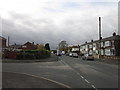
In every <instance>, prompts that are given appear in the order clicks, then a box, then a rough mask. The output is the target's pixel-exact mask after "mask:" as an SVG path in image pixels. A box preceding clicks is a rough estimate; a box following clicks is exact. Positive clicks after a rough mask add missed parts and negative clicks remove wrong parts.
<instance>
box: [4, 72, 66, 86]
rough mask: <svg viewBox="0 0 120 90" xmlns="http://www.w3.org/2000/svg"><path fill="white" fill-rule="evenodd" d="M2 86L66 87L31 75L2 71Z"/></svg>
mask: <svg viewBox="0 0 120 90" xmlns="http://www.w3.org/2000/svg"><path fill="white" fill-rule="evenodd" d="M2 88H67V87H65V86H64V85H60V84H59V83H56V82H53V81H50V80H47V79H44V78H41V77H34V76H31V75H26V74H20V73H12V72H3V73H2Z"/></svg>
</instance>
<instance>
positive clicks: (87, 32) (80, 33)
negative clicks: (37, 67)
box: [2, 0, 118, 48]
mask: <svg viewBox="0 0 120 90" xmlns="http://www.w3.org/2000/svg"><path fill="white" fill-rule="evenodd" d="M15 2H16V5H13V7H11V8H9V7H10V6H11V5H12V2H10V4H9V3H7V4H8V6H9V7H3V8H4V10H5V11H4V13H3V14H2V29H3V36H5V37H7V36H10V37H11V44H13V43H20V44H23V43H25V42H26V41H34V42H36V43H43V44H45V43H47V42H48V43H50V46H51V48H55V47H56V46H57V44H58V42H59V41H60V40H66V41H67V43H68V44H69V45H71V44H82V43H84V42H85V41H90V40H91V39H93V40H96V39H98V17H99V16H101V17H102V36H103V37H108V36H110V35H112V33H113V32H114V31H116V32H117V28H118V25H117V3H115V2H113V3H111V2H110V3H92V2H89V3H88V2H79V1H77V0H75V1H72V0H69V1H68V0H66V1H63V0H61V1H58V2H57V1H56V0H53V1H52V2H51V1H50V0H45V1H44V2H43V1H40V0H35V1H34V3H32V2H33V1H31V0H30V2H28V3H27V2H25V3H24V4H23V5H22V2H23V1H20V2H17V1H15ZM97 4H98V5H97ZM103 4H104V5H103ZM17 5H18V6H17ZM21 5H22V6H23V7H21Z"/></svg>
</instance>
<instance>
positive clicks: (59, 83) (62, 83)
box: [8, 71, 71, 88]
mask: <svg viewBox="0 0 120 90" xmlns="http://www.w3.org/2000/svg"><path fill="white" fill-rule="evenodd" d="M8 73H16V74H23V75H28V76H32V77H36V78H42V79H44V80H48V81H51V82H53V83H56V84H59V85H61V86H64V87H66V88H71V87H70V86H68V85H65V84H63V83H60V82H57V81H55V80H52V79H48V78H45V77H41V76H36V75H32V74H27V73H20V72H10V71H8Z"/></svg>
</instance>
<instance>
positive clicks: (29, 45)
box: [19, 42, 37, 50]
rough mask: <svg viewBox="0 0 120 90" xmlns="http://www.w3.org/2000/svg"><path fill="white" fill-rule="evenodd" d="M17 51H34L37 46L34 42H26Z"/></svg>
mask: <svg viewBox="0 0 120 90" xmlns="http://www.w3.org/2000/svg"><path fill="white" fill-rule="evenodd" d="M19 49H23V50H34V49H37V46H36V45H35V44H34V42H32V43H31V42H26V43H25V44H24V45H22V46H21V47H20V48H19Z"/></svg>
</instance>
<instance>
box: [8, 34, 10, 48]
mask: <svg viewBox="0 0 120 90" xmlns="http://www.w3.org/2000/svg"><path fill="white" fill-rule="evenodd" d="M9 43H10V37H9V36H8V47H9Z"/></svg>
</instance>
